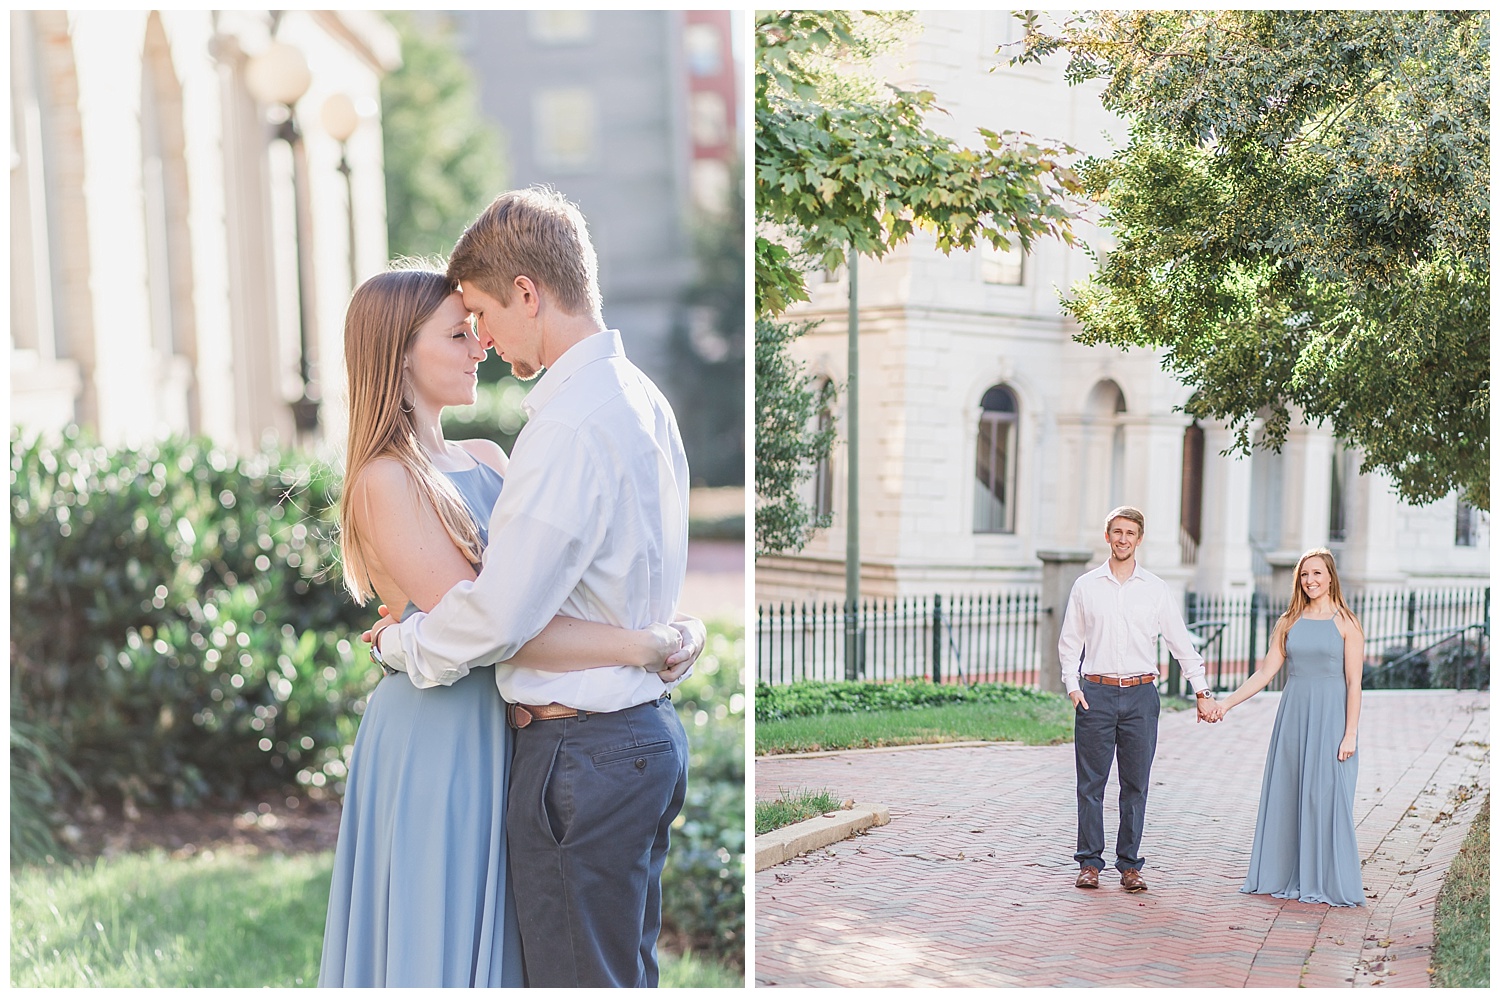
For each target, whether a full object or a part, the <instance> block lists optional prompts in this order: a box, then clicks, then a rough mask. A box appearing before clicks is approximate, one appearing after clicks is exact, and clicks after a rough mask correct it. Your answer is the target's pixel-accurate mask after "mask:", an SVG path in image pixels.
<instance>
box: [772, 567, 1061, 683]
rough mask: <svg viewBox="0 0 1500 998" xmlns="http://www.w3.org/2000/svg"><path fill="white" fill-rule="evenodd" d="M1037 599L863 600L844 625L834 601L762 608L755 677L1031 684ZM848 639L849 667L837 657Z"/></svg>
mask: <svg viewBox="0 0 1500 998" xmlns="http://www.w3.org/2000/svg"><path fill="white" fill-rule="evenodd" d="M1039 600H1040V593H1039V592H1038V591H1037V590H1035V589H1028V590H1016V591H1010V592H1001V593H989V594H985V595H973V596H942V595H933V596H911V597H902V598H898V599H883V600H865V601H862V602H861V603H860V605H859V610H858V612H857V613H856V614H854V615H853V618H852V619H851V618H850V616H849V615H847V614H846V613H845V612H844V604H842V603H833V602H827V603H802V604H797V605H793V604H786V603H783V604H777V605H772V606H761V607H759V608H758V609H757V611H756V626H755V648H756V663H757V665H756V670H757V677H758V678H759V680H760V681H761V682H764V683H790V682H793V681H795V680H798V679H822V680H838V679H862V680H872V681H874V680H893V679H928V680H931V681H932V682H935V683H942V682H968V683H979V682H985V683H1016V684H1019V685H1025V686H1034V685H1036V682H1037V666H1038V661H1039V660H1038V654H1037V636H1036V635H1037V619H1038V615H1039V612H1040V611H1039ZM850 634H853V635H854V642H855V645H854V648H855V656H854V659H853V668H852V669H851V668H850V661H849V659H848V657H847V656H846V655H845V648H846V647H847V642H848V640H849V636H850Z"/></svg>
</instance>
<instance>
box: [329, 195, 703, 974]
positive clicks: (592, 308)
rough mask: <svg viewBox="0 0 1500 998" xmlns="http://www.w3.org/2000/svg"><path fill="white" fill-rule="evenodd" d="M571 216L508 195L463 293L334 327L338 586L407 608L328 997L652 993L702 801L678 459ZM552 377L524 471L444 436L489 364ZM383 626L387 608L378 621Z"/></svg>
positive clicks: (361, 777) (389, 673) (397, 302)
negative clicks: (340, 388) (664, 921)
mask: <svg viewBox="0 0 1500 998" xmlns="http://www.w3.org/2000/svg"><path fill="white" fill-rule="evenodd" d="M596 270H597V264H596V258H595V254H594V250H593V247H592V245H591V244H590V241H589V236H588V229H587V226H586V224H585V222H584V219H583V216H582V215H581V213H580V212H579V211H578V209H577V207H576V206H575V205H573V204H571V203H569V202H568V201H566V200H565V199H563V198H562V197H561V196H560V195H558V194H557V193H556V192H554V191H550V190H543V189H533V190H528V191H512V192H509V193H507V194H502V195H501V196H500V197H499V198H497V199H496V200H495V201H494V202H493V203H492V204H491V205H490V206H489V207H488V208H487V209H485V211H484V212H483V213H482V214H481V215H480V216H479V218H478V219H476V220H475V221H474V222H473V224H471V225H470V226H469V228H468V229H467V230H466V231H465V232H464V234H463V236H462V237H461V238H460V239H459V241H458V244H457V245H456V247H455V248H454V251H453V255H452V257H451V259H450V260H449V262H448V266H447V272H446V273H438V272H436V271H424V270H396V271H392V272H389V273H385V274H381V275H378V276H376V277H373V278H371V279H370V280H368V281H366V282H365V283H364V284H362V285H361V286H360V287H359V288H358V289H357V290H356V291H355V293H354V295H353V297H352V299H351V301H350V304H349V310H348V316H347V319H346V322H345V330H344V347H345V358H346V363H347V366H348V375H349V441H348V449H347V453H346V468H345V476H346V477H345V481H344V490H343V496H342V499H341V505H340V509H339V520H340V530H341V537H342V547H343V560H344V578H345V583H346V585H347V586H348V588H349V590H350V592H351V593H352V594H353V595H354V597H355V599H356V600H357V601H359V602H360V603H361V604H363V603H365V602H367V601H368V600H369V599H370V598H371V597H372V596H378V598H379V601H380V602H381V603H382V604H385V605H386V606H389V607H391V608H397V607H400V608H404V609H402V610H401V612H399V613H396V614H392V615H383V616H382V619H381V620H380V621H379V622H378V623H377V624H376V625H375V627H374V628H372V630H371V632H369V633H368V634H367V635H366V636H367V638H368V639H369V640H371V642H372V651H371V655H372V657H374V658H375V659H376V661H378V662H380V663H381V665H382V667H383V669H384V670H385V676H384V677H383V678H382V679H381V681H380V683H379V685H378V686H377V688H376V689H375V691H374V692H373V693H372V694H371V695H370V698H369V702H368V707H367V708H366V710H365V712H364V715H363V718H362V719H361V722H360V728H359V733H358V737H357V738H356V740H355V744H354V750H353V754H352V758H351V760H350V766H349V778H348V783H347V790H346V793H345V797H344V812H343V818H342V821H341V823H340V826H339V842H338V849H337V853H336V856H335V860H334V871H333V885H332V889H331V895H330V898H329V904H328V921H327V926H326V929H325V932H324V940H323V959H322V969H321V972H320V974H319V979H318V983H319V985H320V986H324V987H356V986H376V987H397V986H414V987H421V986H427V987H436V986H470V987H500V986H520V985H530V986H533V987H537V986H541V987H554V986H555V987H587V986H594V987H608V986H615V987H653V986H655V985H656V984H657V983H658V972H657V962H656V949H655V946H656V938H657V935H658V933H659V931H660V927H661V872H662V867H663V864H664V863H665V860H666V852H667V845H668V838H669V829H670V826H671V824H672V821H673V819H674V818H675V817H676V816H677V814H678V812H679V811H680V810H681V808H682V804H683V800H684V795H685V792H686V787H687V760H688V753H687V741H686V737H685V735H684V733H683V730H682V726H681V724H680V723H679V722H678V720H677V715H676V712H675V711H674V710H673V708H672V704H671V703H670V691H671V689H672V688H673V687H674V686H675V685H676V684H677V683H678V682H680V681H681V680H682V678H684V677H685V676H686V674H687V672H688V671H689V670H690V669H691V666H692V663H693V660H694V659H695V658H696V657H697V655H698V653H699V652H700V651H701V650H702V647H703V641H704V631H703V626H702V624H701V622H699V621H696V620H693V619H692V618H687V617H681V616H680V615H678V614H677V612H676V607H677V602H678V598H679V596H680V595H681V591H682V585H683V578H684V574H685V571H686V558H687V515H686V514H687V487H688V471H687V461H686V457H685V455H684V452H683V448H682V441H681V438H680V436H679V435H678V431H677V423H676V420H675V418H674V417H673V414H672V411H671V408H670V407H669V406H668V404H667V402H666V400H665V399H664V398H663V397H662V395H661V393H660V392H659V391H658V390H657V388H656V386H655V385H653V384H652V383H651V381H650V380H648V379H647V378H646V376H645V375H643V374H642V373H641V372H640V371H639V370H638V369H636V368H635V367H634V366H633V365H632V364H631V363H630V362H629V361H628V360H626V358H625V353H624V349H623V347H622V345H621V340H620V334H619V333H618V332H616V331H614V330H610V329H607V328H606V327H605V325H604V321H603V313H602V306H601V302H600V296H599V286H598V279H597V273H596ZM492 347H493V348H494V349H495V350H496V352H497V353H498V354H499V355H500V356H501V357H502V358H504V359H505V360H506V361H508V362H509V363H510V365H511V367H512V369H513V371H514V372H515V373H516V375H517V376H518V377H521V378H523V379H529V378H533V377H536V376H537V374H538V373H539V372H540V371H541V370H542V369H543V368H545V370H546V373H545V374H543V375H542V376H541V378H540V379H539V380H538V381H537V383H536V386H535V387H534V388H533V390H532V391H531V393H530V395H528V396H527V399H526V402H525V408H526V411H527V414H528V416H529V420H528V422H527V424H526V426H525V428H524V429H523V430H522V432H521V435H520V437H519V438H518V439H517V441H516V444H515V447H514V450H513V453H512V454H511V455H509V456H507V455H506V454H505V453H504V452H503V451H502V450H501V448H500V447H498V446H497V445H495V444H494V443H492V442H489V441H485V440H466V441H448V440H445V439H444V437H443V431H442V422H441V415H442V411H443V409H444V408H445V407H446V406H450V405H464V404H469V403H472V402H473V401H474V399H475V392H476V386H477V368H478V365H479V363H480V361H482V360H483V359H484V357H485V355H486V354H487V353H488V351H489V349H490V348H492ZM384 611H385V606H382V613H383V614H384Z"/></svg>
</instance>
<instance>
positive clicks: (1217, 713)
mask: <svg viewBox="0 0 1500 998" xmlns="http://www.w3.org/2000/svg"><path fill="white" fill-rule="evenodd" d="M1227 713H1229V708H1228V707H1225V706H1224V705H1223V704H1221V703H1219V702H1218V701H1217V700H1210V699H1208V698H1207V697H1199V698H1198V720H1199V721H1207V722H1208V723H1209V724H1218V723H1219V722H1220V721H1222V720H1223V719H1224V715H1225V714H1227Z"/></svg>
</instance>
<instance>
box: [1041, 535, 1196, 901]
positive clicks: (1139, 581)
mask: <svg viewBox="0 0 1500 998" xmlns="http://www.w3.org/2000/svg"><path fill="white" fill-rule="evenodd" d="M1145 533H1146V518H1145V515H1144V514H1143V513H1141V511H1140V510H1138V509H1136V508H1135V507H1133V506H1120V507H1117V508H1115V509H1112V510H1110V513H1109V516H1108V517H1106V518H1105V527H1104V539H1105V540H1106V541H1108V542H1109V550H1110V556H1109V560H1108V561H1106V562H1105V563H1104V564H1102V565H1100V566H1099V567H1098V568H1095V569H1093V570H1092V571H1089V572H1086V573H1084V574H1083V575H1081V576H1079V578H1078V581H1077V582H1075V583H1073V591H1072V592H1071V593H1070V594H1069V595H1068V608H1067V614H1066V616H1065V617H1064V618H1063V625H1062V629H1061V633H1060V634H1059V635H1058V638H1057V655H1058V659H1059V660H1060V662H1061V664H1062V681H1063V688H1064V689H1066V690H1067V691H1068V697H1069V698H1070V699H1071V700H1072V701H1073V757H1074V760H1075V763H1076V766H1077V772H1078V851H1077V852H1075V853H1074V854H1073V858H1074V859H1076V860H1077V861H1078V865H1079V871H1078V879H1077V881H1076V883H1075V886H1078V887H1085V888H1097V887H1098V886H1099V872H1100V871H1101V870H1102V869H1103V868H1104V787H1105V784H1106V783H1107V782H1108V781H1109V770H1110V766H1111V765H1112V764H1113V763H1114V761H1115V760H1116V759H1117V758H1118V760H1119V768H1120V830H1119V834H1118V835H1117V837H1116V839H1115V868H1116V869H1118V870H1119V871H1120V885H1121V886H1122V887H1124V888H1125V889H1126V890H1127V891H1144V890H1145V889H1146V881H1145V879H1144V878H1143V877H1142V876H1141V867H1142V866H1143V865H1145V860H1144V859H1143V858H1142V857H1141V833H1142V830H1143V828H1144V826H1145V821H1146V790H1147V787H1148V786H1149V784H1150V781H1151V760H1152V758H1153V757H1154V756H1155V755H1156V727H1157V720H1158V718H1159V717H1160V716H1161V698H1160V696H1159V695H1158V694H1157V691H1156V681H1157V678H1158V674H1157V668H1156V640H1157V638H1158V637H1160V638H1162V639H1163V640H1164V641H1165V642H1166V644H1167V648H1168V650H1169V651H1171V653H1172V654H1173V655H1174V656H1176V658H1177V661H1178V662H1180V663H1181V665H1182V674H1183V675H1184V676H1185V677H1186V678H1187V680H1188V682H1189V683H1190V684H1192V687H1193V690H1194V692H1195V693H1196V694H1197V697H1198V719H1199V720H1211V715H1212V708H1213V691H1212V690H1210V689H1209V688H1208V681H1207V678H1206V675H1205V672H1204V668H1203V656H1202V655H1200V654H1199V653H1198V650H1197V649H1196V648H1195V647H1194V646H1193V642H1192V638H1191V636H1190V635H1189V634H1188V630H1187V626H1186V625H1185V624H1184V623H1183V622H1182V614H1181V613H1179V612H1178V610H1177V605H1176V603H1175V602H1174V601H1173V599H1172V593H1171V591H1170V590H1169V589H1168V588H1167V584H1166V583H1165V582H1163V581H1162V580H1161V579H1159V578H1157V577H1156V576H1155V575H1152V574H1151V573H1150V572H1148V571H1146V570H1145V569H1143V568H1141V567H1140V565H1138V564H1136V560H1135V549H1136V547H1137V546H1138V545H1139V544H1140V542H1141V538H1142V537H1144V536H1145Z"/></svg>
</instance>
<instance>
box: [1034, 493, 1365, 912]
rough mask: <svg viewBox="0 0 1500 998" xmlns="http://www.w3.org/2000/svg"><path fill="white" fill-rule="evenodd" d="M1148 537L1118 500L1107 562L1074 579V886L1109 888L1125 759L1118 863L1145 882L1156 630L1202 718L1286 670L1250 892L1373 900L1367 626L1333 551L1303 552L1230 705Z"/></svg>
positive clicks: (1344, 901)
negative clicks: (1366, 781)
mask: <svg viewBox="0 0 1500 998" xmlns="http://www.w3.org/2000/svg"><path fill="white" fill-rule="evenodd" d="M1145 531H1146V519H1145V516H1144V515H1143V514H1142V513H1141V511H1140V510H1138V509H1136V508H1134V507H1132V506H1120V507H1118V508H1116V509H1113V510H1111V511H1110V513H1109V516H1108V517H1106V519H1105V540H1107V541H1108V542H1109V550H1110V555H1109V559H1108V561H1106V562H1105V563H1104V564H1103V565H1100V566H1099V567H1098V568H1095V569H1093V570H1092V571H1089V572H1086V573H1084V574H1083V575H1082V576H1080V577H1079V578H1078V581H1077V582H1075V583H1074V585H1073V590H1072V592H1071V593H1070V594H1069V597H1068V608H1067V615H1066V617H1065V618H1064V620H1063V626H1062V630H1061V633H1060V634H1059V636H1058V642H1057V651H1058V658H1059V660H1060V661H1061V665H1062V680H1063V685H1064V687H1065V688H1066V690H1067V691H1068V696H1069V697H1070V698H1071V699H1072V701H1073V705H1074V711H1073V713H1074V736H1073V751H1074V760H1075V763H1076V767H1077V772H1078V851H1077V852H1076V853H1075V854H1074V859H1075V860H1076V861H1077V862H1078V865H1079V872H1078V879H1077V881H1076V882H1075V885H1076V886H1078V887H1082V888H1097V887H1098V886H1099V874H1100V872H1101V871H1102V870H1103V868H1104V788H1105V784H1106V782H1107V781H1108V779H1109V772H1110V768H1111V766H1112V765H1113V764H1115V763H1116V762H1118V767H1119V784H1120V828H1119V834H1118V836H1117V838H1116V840H1115V867H1116V869H1118V870H1119V871H1120V886H1121V887H1122V888H1123V889H1125V890H1127V891H1144V890H1146V889H1147V887H1146V880H1145V876H1144V875H1143V874H1142V873H1141V869H1142V867H1143V866H1144V865H1145V860H1144V859H1143V858H1142V857H1141V835H1142V832H1143V830H1144V826H1145V818H1146V793H1147V788H1148V786H1149V784H1150V779H1151V760H1152V757H1153V756H1154V755H1155V753H1156V731H1157V721H1158V718H1159V715H1160V712H1161V701H1160V698H1159V696H1158V694H1157V691H1156V681H1157V678H1158V674H1157V666H1156V641H1157V638H1158V636H1159V637H1160V638H1161V639H1162V640H1163V641H1164V642H1165V644H1166V646H1167V649H1168V650H1169V651H1171V653H1172V654H1173V655H1174V656H1175V657H1176V659H1177V661H1178V662H1179V663H1181V665H1182V674H1183V676H1184V677H1185V678H1186V679H1187V680H1188V682H1189V684H1191V686H1192V687H1193V690H1194V692H1195V694H1196V698H1197V703H1198V720H1200V721H1207V722H1210V723H1214V722H1218V721H1219V720H1221V719H1222V718H1223V717H1224V715H1225V714H1226V713H1227V712H1228V711H1229V710H1231V709H1233V708H1234V707H1235V706H1236V705H1237V704H1239V703H1241V702H1243V701H1245V700H1247V699H1249V698H1250V697H1252V696H1254V695H1255V694H1256V693H1258V692H1259V691H1261V690H1263V689H1265V688H1266V686H1267V684H1269V683H1270V681H1271V679H1272V678H1273V677H1275V675H1276V674H1277V673H1278V672H1279V671H1280V670H1281V668H1282V666H1283V665H1285V666H1286V668H1287V683H1286V688H1285V690H1284V691H1283V692H1282V695H1281V701H1280V704H1279V705H1278V707H1277V711H1276V724H1275V727H1274V728H1273V729H1272V732H1271V744H1270V748H1269V750H1268V752H1267V754H1266V766H1265V773H1264V775H1263V777H1262V781H1261V797H1260V812H1259V815H1258V817H1257V819H1256V823H1255V842H1254V845H1253V847H1252V849H1251V855H1250V869H1249V871H1248V873H1247V875H1246V877H1245V884H1244V886H1243V887H1241V888H1240V891H1241V893H1244V894H1270V895H1272V896H1274V897H1278V898H1292V899H1296V900H1301V901H1304V902H1307V903H1310V904H1329V905H1359V904H1363V903H1364V888H1363V882H1362V880H1361V876H1360V857H1359V849H1358V846H1357V844H1356V843H1355V838H1354V781H1355V776H1356V775H1357V773H1358V765H1359V758H1358V753H1357V752H1356V741H1357V736H1358V732H1359V711H1360V681H1361V678H1362V675H1363V669H1364V633H1363V632H1362V631H1361V629H1360V625H1359V621H1358V620H1357V619H1356V618H1355V616H1354V614H1353V613H1352V612H1351V611H1350V610H1349V607H1348V605H1347V604H1346V603H1345V602H1344V595H1343V591H1342V589H1341V587H1340V585H1339V577H1338V572H1337V570H1336V569H1335V567H1334V561H1333V555H1332V554H1331V553H1330V552H1329V551H1328V550H1327V549H1326V548H1315V549H1313V550H1311V551H1308V552H1307V553H1306V554H1304V555H1303V556H1302V557H1301V559H1299V560H1298V562H1297V568H1296V571H1295V572H1294V573H1293V580H1292V592H1291V594H1290V601H1289V604H1288V606H1287V610H1286V612H1285V613H1283V614H1282V615H1281V618H1280V619H1279V620H1278V621H1277V622H1276V626H1275V628H1274V629H1273V630H1272V632H1271V640H1270V642H1269V647H1268V648H1267V650H1266V656H1265V658H1264V659H1263V660H1262V661H1261V663H1260V665H1259V667H1258V668H1257V669H1256V670H1255V673H1254V674H1253V675H1251V676H1250V677H1249V678H1248V679H1246V680H1245V682H1243V683H1242V684H1240V687H1239V688H1238V689H1236V690H1235V691H1234V692H1233V693H1232V694H1230V695H1229V696H1228V697H1226V698H1225V699H1224V701H1223V702H1222V703H1219V702H1217V701H1216V700H1215V699H1214V694H1213V691H1212V689H1210V687H1209V685H1208V681H1207V678H1206V675H1205V670H1204V667H1203V656H1202V655H1201V654H1199V652H1198V650H1197V649H1196V648H1195V647H1194V646H1193V643H1192V640H1191V637H1190V636H1189V634H1188V630H1187V627H1186V626H1185V625H1184V624H1183V621H1182V616H1181V614H1180V613H1178V611H1177V607H1176V604H1175V603H1174V602H1173V599H1172V595H1171V592H1170V591H1169V590H1168V588H1167V585H1166V583H1165V582H1163V581H1162V580H1161V579H1159V578H1158V577H1156V576H1155V575H1152V574H1151V573H1150V572H1147V571H1146V570H1145V569H1143V568H1141V567H1140V566H1139V565H1138V564H1136V560H1135V551H1136V547H1137V546H1138V545H1139V544H1140V542H1141V538H1142V537H1143V536H1144V535H1145Z"/></svg>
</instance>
